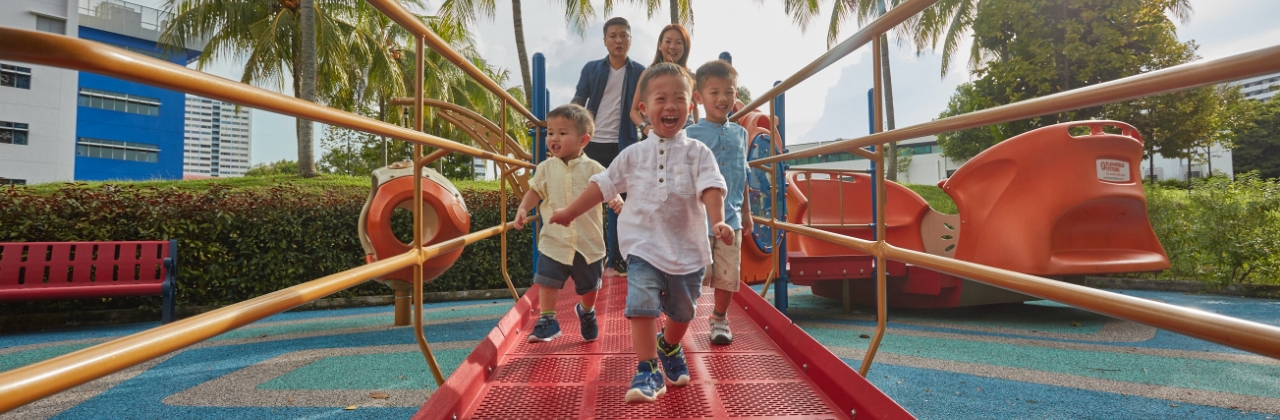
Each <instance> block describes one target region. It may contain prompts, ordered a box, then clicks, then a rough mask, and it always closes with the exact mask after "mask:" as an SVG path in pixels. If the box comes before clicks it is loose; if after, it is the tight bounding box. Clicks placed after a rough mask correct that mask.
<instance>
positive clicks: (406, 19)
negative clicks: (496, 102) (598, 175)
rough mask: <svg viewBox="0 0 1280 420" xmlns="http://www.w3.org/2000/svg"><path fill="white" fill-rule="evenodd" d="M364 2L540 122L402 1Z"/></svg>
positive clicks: (528, 116)
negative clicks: (419, 18)
mask: <svg viewBox="0 0 1280 420" xmlns="http://www.w3.org/2000/svg"><path fill="white" fill-rule="evenodd" d="M365 1H366V2H368V3H369V5H371V6H373V7H375V8H377V9H378V10H380V11H382V14H384V15H387V17H388V18H391V20H392V21H394V22H395V23H396V24H399V25H400V27H402V28H404V29H406V30H408V31H409V33H411V34H413V35H415V36H418V37H422V39H423V41H425V42H426V43H427V46H428V47H430V48H431V49H432V50H433V51H435V52H436V53H439V54H440V56H442V57H444V59H445V60H449V62H450V63H453V65H455V66H458V68H460V69H462V71H463V72H465V73H467V75H469V76H471V78H472V79H475V80H476V81H477V82H480V84H481V85H484V87H485V89H488V90H489V92H492V93H493V94H494V95H497V96H498V98H500V99H502V102H504V103H506V104H508V105H511V106H512V107H515V109H516V111H518V112H519V113H520V114H521V115H524V117H525V118H527V119H529V121H532V122H535V123H537V122H539V121H540V120H539V119H538V118H537V117H535V116H533V113H532V112H529V110H528V109H527V108H525V107H524V104H522V103H521V102H520V100H518V99H516V98H515V97H513V96H511V94H510V93H507V91H505V90H503V89H502V86H499V85H498V83H497V82H494V81H493V79H490V78H489V76H487V75H485V74H484V72H483V71H481V70H480V69H479V68H478V67H476V65H475V64H472V63H471V62H470V61H467V59H466V58H465V57H463V56H462V54H458V52H457V51H454V50H453V48H452V47H450V46H449V43H447V42H445V41H444V39H441V38H440V35H436V33H435V31H432V30H431V28H430V27H427V25H426V24H425V23H422V21H420V20H418V18H417V17H414V15H413V13H409V9H406V8H404V6H403V5H401V4H400V2H397V1H395V0H365Z"/></svg>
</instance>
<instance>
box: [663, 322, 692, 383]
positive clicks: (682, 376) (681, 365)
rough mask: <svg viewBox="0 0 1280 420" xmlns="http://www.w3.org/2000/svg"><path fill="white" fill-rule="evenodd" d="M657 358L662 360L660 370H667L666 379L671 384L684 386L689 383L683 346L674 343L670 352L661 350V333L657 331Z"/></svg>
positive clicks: (687, 366)
mask: <svg viewBox="0 0 1280 420" xmlns="http://www.w3.org/2000/svg"><path fill="white" fill-rule="evenodd" d="M658 360H660V361H662V370H664V371H666V372H667V380H670V381H671V384H672V385H675V386H685V385H686V384H688V383H689V365H688V364H687V363H685V360H684V348H683V347H682V346H680V343H676V348H675V349H672V350H671V351H670V352H666V351H663V350H662V333H658Z"/></svg>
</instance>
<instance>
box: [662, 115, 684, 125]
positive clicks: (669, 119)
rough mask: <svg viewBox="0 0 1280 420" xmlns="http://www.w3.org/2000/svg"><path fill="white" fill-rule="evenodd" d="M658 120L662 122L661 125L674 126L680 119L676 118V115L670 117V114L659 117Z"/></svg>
mask: <svg viewBox="0 0 1280 420" xmlns="http://www.w3.org/2000/svg"><path fill="white" fill-rule="evenodd" d="M659 121H661V122H662V125H664V126H667V127H675V126H676V124H679V123H680V121H679V120H678V119H676V117H671V116H666V117H662V119H660V120H659Z"/></svg>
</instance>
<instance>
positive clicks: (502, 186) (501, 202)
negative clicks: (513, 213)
mask: <svg viewBox="0 0 1280 420" xmlns="http://www.w3.org/2000/svg"><path fill="white" fill-rule="evenodd" d="M502 135H503V136H506V135H507V103H506V102H503V103H502ZM506 152H507V142H505V141H503V142H502V143H499V144H498V153H502V154H503V155H506ZM493 167H494V169H497V170H498V171H499V172H500V173H499V176H498V195H499V198H498V213H499V216H498V220H499V221H500V222H501V223H502V224H504V225H505V224H507V167H505V166H502V167H499V165H493ZM501 241H502V245H501V251H500V252H501V255H500V256H499V260H500V261H501V263H500V264H501V265H502V279H503V280H505V281H506V282H507V290H509V291H511V300H514V301H519V300H520V294H519V293H516V286H515V284H514V283H512V282H511V274H510V273H508V272H507V231H506V230H503V231H502V239H501Z"/></svg>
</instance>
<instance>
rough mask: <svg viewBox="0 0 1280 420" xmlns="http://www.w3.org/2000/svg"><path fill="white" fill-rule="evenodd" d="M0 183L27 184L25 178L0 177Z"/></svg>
mask: <svg viewBox="0 0 1280 420" xmlns="http://www.w3.org/2000/svg"><path fill="white" fill-rule="evenodd" d="M0 185H27V180H25V179H9V178H0Z"/></svg>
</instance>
